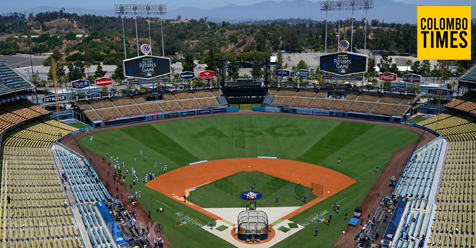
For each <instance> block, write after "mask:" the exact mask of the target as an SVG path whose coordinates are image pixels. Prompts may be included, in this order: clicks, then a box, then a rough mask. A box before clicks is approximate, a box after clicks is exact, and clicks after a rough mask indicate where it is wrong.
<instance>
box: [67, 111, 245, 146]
mask: <svg viewBox="0 0 476 248" xmlns="http://www.w3.org/2000/svg"><path fill="white" fill-rule="evenodd" d="M238 111H239V107H218V108H207V109H187V110H177V111H170V112H163V113H151V114H146V115H136V116H128V117H118V118H111V119H107V120H101V121H95V122H93V123H92V124H90V125H88V126H82V127H81V128H80V129H79V131H78V132H84V131H86V130H87V129H94V128H101V127H111V126H119V125H125V124H131V123H138V122H148V121H156V120H162V119H170V118H177V117H185V116H192V115H207V114H216V113H228V112H238ZM75 132H76V131H75ZM74 134H75V133H74ZM69 135H70V134H68V135H67V136H69ZM64 137H65V136H63V137H62V138H60V140H62V139H63V138H64Z"/></svg>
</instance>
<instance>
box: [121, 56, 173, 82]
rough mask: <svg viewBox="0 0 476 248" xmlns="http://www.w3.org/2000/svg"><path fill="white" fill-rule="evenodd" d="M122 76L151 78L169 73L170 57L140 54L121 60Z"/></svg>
mask: <svg viewBox="0 0 476 248" xmlns="http://www.w3.org/2000/svg"><path fill="white" fill-rule="evenodd" d="M122 63H123V66H124V76H125V77H128V78H131V77H132V78H140V79H152V78H156V77H160V76H163V75H167V74H170V59H169V58H163V57H157V56H148V55H147V56H141V57H135V58H132V59H127V60H123V61H122Z"/></svg>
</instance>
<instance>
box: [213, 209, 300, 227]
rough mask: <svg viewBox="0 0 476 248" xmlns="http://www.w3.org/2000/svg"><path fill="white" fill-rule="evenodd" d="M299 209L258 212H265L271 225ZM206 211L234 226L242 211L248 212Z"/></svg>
mask: <svg viewBox="0 0 476 248" xmlns="http://www.w3.org/2000/svg"><path fill="white" fill-rule="evenodd" d="M298 208H300V207H267V208H266V207H263V208H261V207H260V208H257V210H261V211H264V212H265V213H266V214H267V215H268V223H270V224H271V223H273V222H275V221H277V220H279V219H281V218H282V217H283V216H286V215H288V214H289V213H291V212H293V211H294V210H296V209H298ZM204 209H205V210H206V211H208V212H210V213H212V214H214V215H217V216H220V217H222V218H223V219H225V220H228V221H229V222H231V223H234V224H236V222H237V218H238V214H239V213H240V212H241V211H244V210H246V209H245V208H204Z"/></svg>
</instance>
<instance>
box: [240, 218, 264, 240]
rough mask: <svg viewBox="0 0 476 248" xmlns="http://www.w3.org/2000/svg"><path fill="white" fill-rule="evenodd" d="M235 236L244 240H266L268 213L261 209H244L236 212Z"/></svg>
mask: <svg viewBox="0 0 476 248" xmlns="http://www.w3.org/2000/svg"><path fill="white" fill-rule="evenodd" d="M237 223H238V227H237V228H238V232H237V237H238V239H240V240H243V241H246V242H249V241H251V242H254V241H257V242H259V241H261V240H266V239H267V238H268V233H269V232H270V229H269V226H268V215H267V214H266V213H265V212H264V211H261V210H244V211H241V212H240V214H238V222H237Z"/></svg>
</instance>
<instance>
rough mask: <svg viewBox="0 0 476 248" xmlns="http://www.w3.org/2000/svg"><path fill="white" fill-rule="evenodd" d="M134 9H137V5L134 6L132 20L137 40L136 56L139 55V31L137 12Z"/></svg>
mask: <svg viewBox="0 0 476 248" xmlns="http://www.w3.org/2000/svg"><path fill="white" fill-rule="evenodd" d="M136 11H137V6H134V17H135V18H134V20H135V22H136V42H137V57H139V33H138V31H137V14H136Z"/></svg>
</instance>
